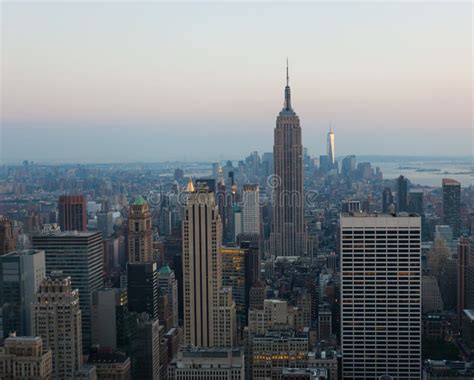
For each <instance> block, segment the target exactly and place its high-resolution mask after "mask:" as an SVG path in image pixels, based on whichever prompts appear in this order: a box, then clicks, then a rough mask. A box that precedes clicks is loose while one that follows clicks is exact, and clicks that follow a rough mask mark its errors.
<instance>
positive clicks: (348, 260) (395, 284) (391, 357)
mask: <svg viewBox="0 0 474 380" xmlns="http://www.w3.org/2000/svg"><path fill="white" fill-rule="evenodd" d="M340 228H341V276H342V290H341V305H342V306H341V316H342V331H341V336H342V371H343V375H342V378H343V379H351V380H358V379H360V380H377V379H379V378H380V377H381V376H382V375H389V376H392V378H394V379H397V380H402V379H406V380H408V379H410V380H411V379H420V377H421V248H420V234H421V219H420V217H418V216H408V215H407V214H403V216H402V215H400V214H399V215H393V216H392V215H384V214H383V215H380V214H365V213H354V214H342V215H341V221H340Z"/></svg>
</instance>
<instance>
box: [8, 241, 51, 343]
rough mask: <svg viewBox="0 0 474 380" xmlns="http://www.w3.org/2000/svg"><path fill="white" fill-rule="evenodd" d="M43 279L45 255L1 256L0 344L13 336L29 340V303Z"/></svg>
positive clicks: (15, 253)
mask: <svg viewBox="0 0 474 380" xmlns="http://www.w3.org/2000/svg"><path fill="white" fill-rule="evenodd" d="M45 276H46V267H45V257H44V251H38V250H24V251H15V252H10V253H7V254H4V255H2V256H0V315H1V318H0V340H2V339H4V338H7V337H8V336H9V334H10V333H12V332H14V333H16V334H17V335H18V336H31V335H32V331H31V307H30V305H31V302H33V301H34V300H35V298H36V292H37V291H38V289H39V286H40V284H41V281H43V279H44V278H45Z"/></svg>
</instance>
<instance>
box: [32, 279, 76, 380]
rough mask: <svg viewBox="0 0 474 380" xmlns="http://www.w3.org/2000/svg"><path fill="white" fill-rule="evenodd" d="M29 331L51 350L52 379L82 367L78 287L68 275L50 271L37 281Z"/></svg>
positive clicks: (72, 375) (67, 376) (64, 375)
mask: <svg viewBox="0 0 474 380" xmlns="http://www.w3.org/2000/svg"><path fill="white" fill-rule="evenodd" d="M31 308H32V315H33V332H34V335H35V336H40V337H41V338H42V339H43V342H44V345H45V347H46V348H49V349H50V350H51V351H52V352H53V374H54V378H55V379H65V380H66V379H73V378H74V372H75V371H77V370H80V369H81V367H82V337H81V309H80V307H79V290H78V289H73V287H72V283H71V278H70V277H66V276H64V275H63V274H62V273H61V272H52V273H51V275H50V276H49V277H48V278H46V279H44V280H43V282H42V283H41V285H40V288H39V290H38V293H37V294H36V300H35V302H33V303H32V305H31Z"/></svg>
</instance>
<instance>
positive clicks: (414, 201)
mask: <svg viewBox="0 0 474 380" xmlns="http://www.w3.org/2000/svg"><path fill="white" fill-rule="evenodd" d="M408 211H410V212H415V213H417V214H418V215H420V216H421V215H423V191H419V190H418V191H410V192H409V193H408Z"/></svg>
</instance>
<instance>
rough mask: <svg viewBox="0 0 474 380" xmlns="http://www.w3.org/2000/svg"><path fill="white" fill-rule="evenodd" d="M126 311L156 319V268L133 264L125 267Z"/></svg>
mask: <svg viewBox="0 0 474 380" xmlns="http://www.w3.org/2000/svg"><path fill="white" fill-rule="evenodd" d="M127 292H128V310H129V311H133V312H137V313H147V314H148V315H149V316H150V317H151V318H158V266H157V264H156V263H152V262H150V263H133V264H128V267H127Z"/></svg>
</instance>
